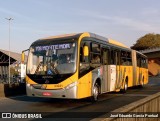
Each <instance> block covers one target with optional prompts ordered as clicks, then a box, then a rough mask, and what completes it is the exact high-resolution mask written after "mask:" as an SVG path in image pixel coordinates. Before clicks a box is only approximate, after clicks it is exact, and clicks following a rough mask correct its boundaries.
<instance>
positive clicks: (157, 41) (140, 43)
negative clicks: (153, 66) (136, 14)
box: [131, 33, 160, 50]
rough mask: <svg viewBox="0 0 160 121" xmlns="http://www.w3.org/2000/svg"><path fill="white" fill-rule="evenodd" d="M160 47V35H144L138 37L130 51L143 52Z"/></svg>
mask: <svg viewBox="0 0 160 121" xmlns="http://www.w3.org/2000/svg"><path fill="white" fill-rule="evenodd" d="M155 47H160V34H151V33H149V34H146V35H145V36H143V37H140V38H139V39H138V40H137V42H136V44H134V45H133V46H132V47H131V49H134V50H144V49H149V48H155Z"/></svg>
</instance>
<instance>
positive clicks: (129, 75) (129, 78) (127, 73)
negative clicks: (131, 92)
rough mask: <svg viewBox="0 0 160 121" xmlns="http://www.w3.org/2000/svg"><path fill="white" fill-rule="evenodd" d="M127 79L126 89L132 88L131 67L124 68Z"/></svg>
mask: <svg viewBox="0 0 160 121" xmlns="http://www.w3.org/2000/svg"><path fill="white" fill-rule="evenodd" d="M127 77H128V87H132V86H133V67H132V66H126V77H125V78H127Z"/></svg>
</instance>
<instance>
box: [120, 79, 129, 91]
mask: <svg viewBox="0 0 160 121" xmlns="http://www.w3.org/2000/svg"><path fill="white" fill-rule="evenodd" d="M127 89H128V83H127V80H125V82H124V86H123V88H122V89H121V90H120V92H122V93H125V92H126V91H127Z"/></svg>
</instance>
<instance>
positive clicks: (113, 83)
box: [109, 65, 116, 91]
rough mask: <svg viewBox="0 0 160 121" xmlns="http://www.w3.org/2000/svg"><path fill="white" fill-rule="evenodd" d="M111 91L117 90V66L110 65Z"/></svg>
mask: <svg viewBox="0 0 160 121" xmlns="http://www.w3.org/2000/svg"><path fill="white" fill-rule="evenodd" d="M109 68H110V69H109V70H110V91H115V88H116V65H110V66H109Z"/></svg>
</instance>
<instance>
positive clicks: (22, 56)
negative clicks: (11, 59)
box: [21, 52, 25, 63]
mask: <svg viewBox="0 0 160 121" xmlns="http://www.w3.org/2000/svg"><path fill="white" fill-rule="evenodd" d="M24 60H25V54H24V52H22V55H21V62H22V63H24Z"/></svg>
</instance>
